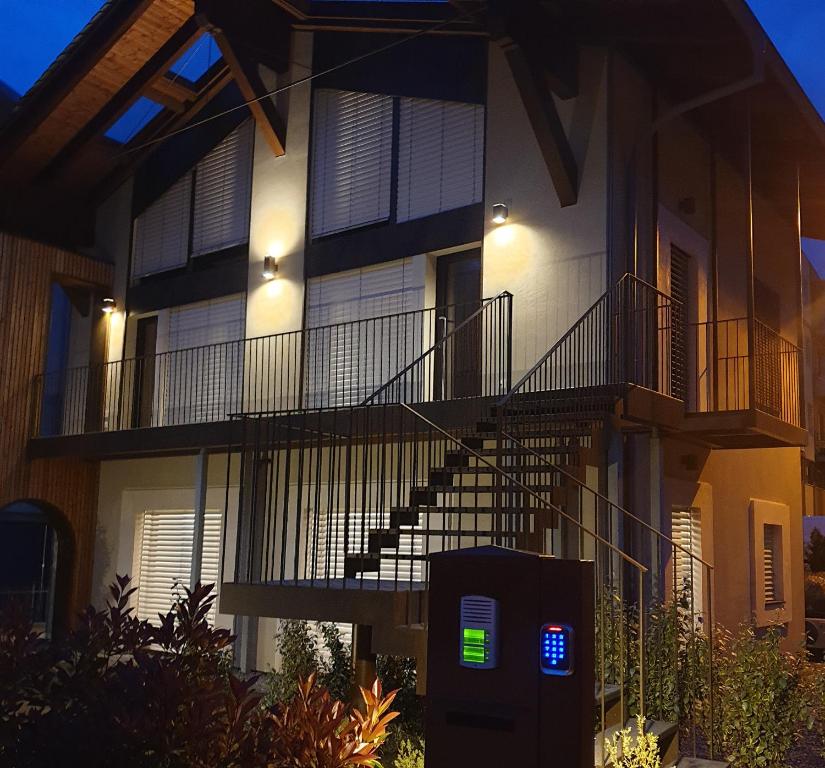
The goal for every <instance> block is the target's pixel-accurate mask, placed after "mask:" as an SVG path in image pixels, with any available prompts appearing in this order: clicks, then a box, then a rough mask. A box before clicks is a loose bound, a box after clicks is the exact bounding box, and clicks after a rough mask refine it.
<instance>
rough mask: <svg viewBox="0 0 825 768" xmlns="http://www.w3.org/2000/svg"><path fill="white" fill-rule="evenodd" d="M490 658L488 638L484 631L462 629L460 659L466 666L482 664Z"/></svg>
mask: <svg viewBox="0 0 825 768" xmlns="http://www.w3.org/2000/svg"><path fill="white" fill-rule="evenodd" d="M489 657H490V638H489V633H488V632H487V630H486V629H471V628H468V627H465V628H464V636H463V638H462V646H461V658H462V660H463V661H464V662H465V663H467V664H484V663H485V662H486V661H487V659H489Z"/></svg>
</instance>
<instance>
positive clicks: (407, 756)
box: [393, 739, 424, 768]
mask: <svg viewBox="0 0 825 768" xmlns="http://www.w3.org/2000/svg"><path fill="white" fill-rule="evenodd" d="M393 766H394V768H424V750H423V748H422V747H421V746H418V745H416V744H414V743H413V742H412V741H410V740H409V739H402V741H401V745H400V746H399V748H398V754H397V755H396V756H395V762H394V763H393Z"/></svg>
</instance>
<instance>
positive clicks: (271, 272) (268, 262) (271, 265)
mask: <svg viewBox="0 0 825 768" xmlns="http://www.w3.org/2000/svg"><path fill="white" fill-rule="evenodd" d="M261 276H262V277H263V279H264V280H274V279H275V278H276V277H278V262H277V261H275V257H274V256H266V257H265V258H264V269H263V272H261Z"/></svg>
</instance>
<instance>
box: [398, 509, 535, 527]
mask: <svg viewBox="0 0 825 768" xmlns="http://www.w3.org/2000/svg"><path fill="white" fill-rule="evenodd" d="M536 511H542V508H541V507H539V508H536V507H501V509H499V508H498V507H475V506H473V507H465V506H455V507H445V506H441V505H436V506H432V507H427V506H426V505H425V506H424V507H395V508H393V509H391V510H390V520H389V527H390V528H401V527H403V526H408V527H412V528H414V527H415V526H417V525H419V524H420V523H421V520H422V518H423V519H425V520H426V518H427V517H428V516H436V515H437V516H441V515H475V514H478V515H496V514H501V515H525V514H526V515H531V514H535V512H536Z"/></svg>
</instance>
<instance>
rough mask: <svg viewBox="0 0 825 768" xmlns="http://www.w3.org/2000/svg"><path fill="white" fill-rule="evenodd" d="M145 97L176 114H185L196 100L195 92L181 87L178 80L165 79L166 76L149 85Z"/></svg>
mask: <svg viewBox="0 0 825 768" xmlns="http://www.w3.org/2000/svg"><path fill="white" fill-rule="evenodd" d="M145 95H146V96H148V97H149V98H150V99H152V100H154V101H156V102H158V104H163V106H164V107H166V108H167V109H171V110H172V111H173V112H178V113H182V112H185V111H186V109H187V107H188V106H189V105H190V104H192V103H193V102H194V101H195V100H196V99H197V98H198V94H197V92H196V91H193V90H192V89H191V88H189V87H187V86H185V85H183V83H181V82H180V81H179V80H172V79H171V78H169V77H166V75H161V76H160V77H158V78H157V79H155V80H154V82H152V83H150V84H149V86H148V88H147V89H146V92H145Z"/></svg>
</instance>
